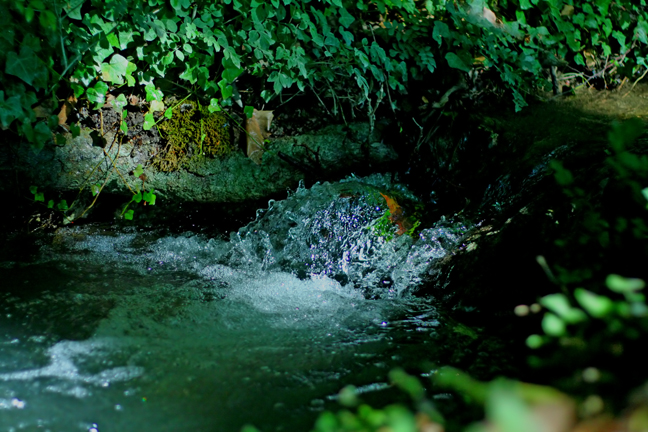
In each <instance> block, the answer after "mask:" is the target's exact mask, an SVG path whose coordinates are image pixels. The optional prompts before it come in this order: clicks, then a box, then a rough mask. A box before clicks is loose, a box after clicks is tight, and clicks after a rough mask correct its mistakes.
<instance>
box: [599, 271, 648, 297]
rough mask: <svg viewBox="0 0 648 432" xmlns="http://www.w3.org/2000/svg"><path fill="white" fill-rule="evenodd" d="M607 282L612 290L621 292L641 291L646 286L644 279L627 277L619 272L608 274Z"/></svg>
mask: <svg viewBox="0 0 648 432" xmlns="http://www.w3.org/2000/svg"><path fill="white" fill-rule="evenodd" d="M605 284H606V285H607V287H608V288H609V289H610V290H612V291H614V292H616V293H621V294H625V293H631V292H635V291H639V290H642V289H644V287H645V286H646V283H645V282H644V281H643V280H642V279H635V278H625V277H623V276H619V275H617V274H611V275H608V277H607V278H606V279H605Z"/></svg>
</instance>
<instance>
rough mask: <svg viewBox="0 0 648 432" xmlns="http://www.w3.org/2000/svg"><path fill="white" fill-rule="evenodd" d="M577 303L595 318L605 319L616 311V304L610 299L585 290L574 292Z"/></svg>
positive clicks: (580, 289)
mask: <svg viewBox="0 0 648 432" xmlns="http://www.w3.org/2000/svg"><path fill="white" fill-rule="evenodd" d="M574 297H575V298H576V301H578V303H580V305H581V306H582V307H583V309H585V310H586V311H587V313H589V314H590V315H592V316H593V317H594V318H604V317H605V316H607V315H609V314H610V313H611V312H612V311H614V302H613V301H612V300H610V299H609V298H608V297H605V296H602V295H597V294H594V293H593V292H591V291H587V290H585V289H583V288H576V289H575V290H574Z"/></svg>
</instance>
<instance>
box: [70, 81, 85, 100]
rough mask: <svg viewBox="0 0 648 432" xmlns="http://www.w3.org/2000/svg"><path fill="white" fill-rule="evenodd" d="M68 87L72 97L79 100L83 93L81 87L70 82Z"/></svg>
mask: <svg viewBox="0 0 648 432" xmlns="http://www.w3.org/2000/svg"><path fill="white" fill-rule="evenodd" d="M70 87H71V88H72V91H74V97H75V98H77V99H78V98H80V97H81V95H83V93H84V92H85V89H84V88H83V86H81V85H79V84H77V83H74V82H71V83H70Z"/></svg>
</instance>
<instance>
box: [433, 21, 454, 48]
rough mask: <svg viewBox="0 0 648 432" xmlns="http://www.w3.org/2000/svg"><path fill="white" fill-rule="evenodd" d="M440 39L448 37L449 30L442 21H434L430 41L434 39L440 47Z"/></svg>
mask: <svg viewBox="0 0 648 432" xmlns="http://www.w3.org/2000/svg"><path fill="white" fill-rule="evenodd" d="M442 37H444V38H449V37H450V28H449V27H448V24H446V23H444V22H443V21H435V22H434V31H433V32H432V39H434V40H435V41H437V43H438V44H439V45H441V38H442Z"/></svg>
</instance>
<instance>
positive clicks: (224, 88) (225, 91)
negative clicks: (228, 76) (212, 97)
mask: <svg viewBox="0 0 648 432" xmlns="http://www.w3.org/2000/svg"><path fill="white" fill-rule="evenodd" d="M275 84H276V83H275ZM218 86H219V87H220V89H221V95H222V96H223V99H229V98H230V97H232V93H234V88H233V87H232V86H231V85H229V83H228V82H227V81H226V80H220V81H219V82H218Z"/></svg>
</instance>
